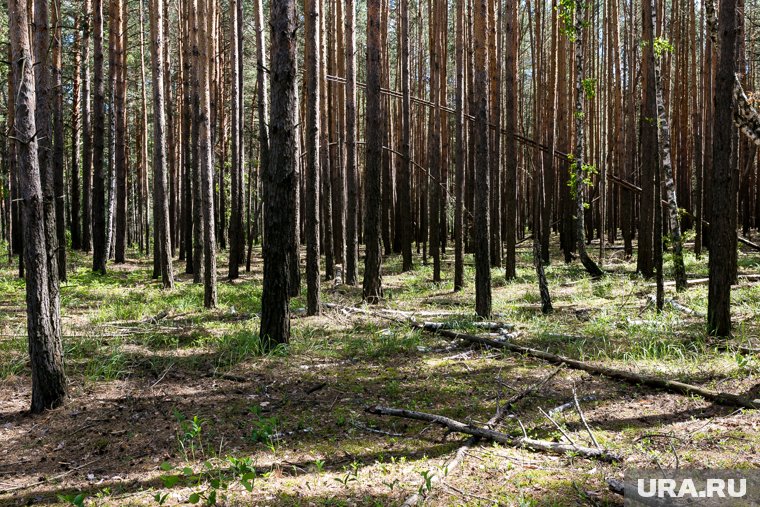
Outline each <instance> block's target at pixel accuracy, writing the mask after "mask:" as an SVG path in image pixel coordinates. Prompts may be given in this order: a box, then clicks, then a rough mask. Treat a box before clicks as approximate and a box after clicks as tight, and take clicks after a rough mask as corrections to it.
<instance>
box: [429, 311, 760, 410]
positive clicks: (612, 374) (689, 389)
mask: <svg viewBox="0 0 760 507" xmlns="http://www.w3.org/2000/svg"><path fill="white" fill-rule="evenodd" d="M416 327H418V328H419V329H424V330H426V331H428V332H432V333H438V334H439V335H441V336H445V337H447V338H450V339H453V340H465V341H468V342H471V343H480V344H483V345H487V346H489V347H495V348H501V349H507V350H511V351H512V352H517V353H520V354H525V355H527V356H530V357H535V358H537V359H543V360H544V361H548V362H550V363H553V364H566V365H567V366H568V367H570V368H573V369H575V370H583V371H586V372H589V373H591V374H594V375H601V376H604V377H608V378H611V379H615V380H620V381H623V382H626V383H628V384H633V385H639V384H641V385H645V386H649V387H655V388H657V389H662V390H665V391H670V392H675V393H679V394H686V395H689V396H691V395H695V394H696V395H698V396H701V397H703V398H705V399H706V400H708V401H711V402H713V403H717V404H719V405H726V406H731V407H744V408H752V409H757V408H760V400H750V399H748V398H745V397H742V396H737V395H735V394H730V393H723V392H719V391H713V390H711V389H706V388H704V387H699V386H695V385H691V384H686V383H684V382H679V381H677V380H669V379H664V378H659V377H654V376H651V375H640V374H638V373H633V372H630V371H625V370H617V369H614V368H607V367H605V366H599V365H595V364H589V363H584V362H583V361H578V360H576V359H570V358H569V357H565V356H560V355H557V354H552V353H549V352H544V351H542V350H537V349H532V348H530V347H523V346H521V345H517V344H515V343H511V342H509V341H496V340H491V339H490V338H483V337H481V336H475V335H470V334H465V333H457V332H454V331H447V330H445V329H442V330H436V329H430V328H426V327H425V326H422V325H419V324H418V325H416Z"/></svg>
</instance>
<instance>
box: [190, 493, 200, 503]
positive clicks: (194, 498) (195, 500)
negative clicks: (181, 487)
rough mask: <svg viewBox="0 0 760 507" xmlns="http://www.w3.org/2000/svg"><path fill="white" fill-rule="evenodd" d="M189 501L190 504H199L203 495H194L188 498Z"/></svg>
mask: <svg viewBox="0 0 760 507" xmlns="http://www.w3.org/2000/svg"><path fill="white" fill-rule="evenodd" d="M187 501H188V502H190V503H198V502H200V501H201V495H199V494H198V493H193V494H192V495H190V498H188V499H187Z"/></svg>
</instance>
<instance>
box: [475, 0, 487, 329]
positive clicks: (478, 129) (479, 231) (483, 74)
mask: <svg viewBox="0 0 760 507" xmlns="http://www.w3.org/2000/svg"><path fill="white" fill-rule="evenodd" d="M473 15H474V18H475V20H474V28H473V44H474V45H475V76H474V77H475V89H474V90H473V92H474V98H475V111H474V114H475V132H474V134H475V194H476V195H477V200H476V202H475V312H476V313H477V314H478V315H480V316H481V317H489V316H490V315H491V259H490V250H489V239H490V237H491V234H490V231H489V228H490V210H489V207H490V191H491V181H490V180H491V178H490V164H489V153H488V134H489V127H488V84H487V81H486V80H487V79H488V66H487V62H488V49H487V46H486V44H487V35H488V19H489V16H488V0H474V13H473Z"/></svg>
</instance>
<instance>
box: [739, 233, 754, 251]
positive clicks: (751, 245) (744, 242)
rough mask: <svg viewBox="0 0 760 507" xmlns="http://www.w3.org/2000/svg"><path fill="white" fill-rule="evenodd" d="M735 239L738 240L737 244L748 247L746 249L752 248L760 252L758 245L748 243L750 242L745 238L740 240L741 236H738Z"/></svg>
mask: <svg viewBox="0 0 760 507" xmlns="http://www.w3.org/2000/svg"><path fill="white" fill-rule="evenodd" d="M736 239H738V240H739V243H742V244H744V245H747V246H748V247H750V248H754V249H755V250H760V245H758V244H757V243H753V242H751V241H750V240H748V239H747V238H742V237H741V236H739V237H737V238H736Z"/></svg>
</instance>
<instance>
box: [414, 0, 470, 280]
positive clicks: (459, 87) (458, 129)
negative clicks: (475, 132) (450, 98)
mask: <svg viewBox="0 0 760 507" xmlns="http://www.w3.org/2000/svg"><path fill="white" fill-rule="evenodd" d="M464 2H465V0H456V3H457V7H456V8H457V11H456V41H455V46H454V47H455V48H456V49H455V50H456V56H455V58H456V74H457V78H456V93H455V98H454V101H455V105H454V109H455V113H454V114H455V116H456V126H455V138H454V145H455V147H454V153H455V155H454V158H455V162H454V163H455V166H456V176H455V180H456V181H455V187H454V195H455V205H454V206H455V208H454V291H455V292H458V291H461V290H462V289H463V288H464V180H465V174H464V172H465V163H466V161H465V153H464V149H465V146H464V143H465V140H464V136H465V134H464V128H465V127H464V96H465V91H464V86H465V80H464V73H465V69H464V44H465V39H464V22H465V20H464ZM410 254H411V252H410Z"/></svg>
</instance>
